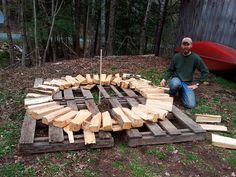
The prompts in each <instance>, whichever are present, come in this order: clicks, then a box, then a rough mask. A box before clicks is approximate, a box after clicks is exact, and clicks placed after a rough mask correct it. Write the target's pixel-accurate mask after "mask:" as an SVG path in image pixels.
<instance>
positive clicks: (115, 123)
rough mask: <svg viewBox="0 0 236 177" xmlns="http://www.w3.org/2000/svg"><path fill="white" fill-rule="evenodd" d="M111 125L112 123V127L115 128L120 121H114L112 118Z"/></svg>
mask: <svg viewBox="0 0 236 177" xmlns="http://www.w3.org/2000/svg"><path fill="white" fill-rule="evenodd" d="M111 123H112V126H113V125H119V122H118V120H115V119H113V118H111Z"/></svg>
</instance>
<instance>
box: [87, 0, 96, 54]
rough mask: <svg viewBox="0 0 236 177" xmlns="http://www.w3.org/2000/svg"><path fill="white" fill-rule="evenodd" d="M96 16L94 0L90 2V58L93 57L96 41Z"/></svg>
mask: <svg viewBox="0 0 236 177" xmlns="http://www.w3.org/2000/svg"><path fill="white" fill-rule="evenodd" d="M95 19H96V16H95V0H92V7H91V18H90V23H89V37H90V44H89V49H88V50H89V51H88V52H90V56H94V48H95V39H96V26H97V25H96V24H97V23H96V20H95Z"/></svg>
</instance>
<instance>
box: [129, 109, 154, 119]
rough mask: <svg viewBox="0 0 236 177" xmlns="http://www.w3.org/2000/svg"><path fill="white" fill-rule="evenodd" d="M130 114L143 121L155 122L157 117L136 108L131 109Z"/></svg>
mask: <svg viewBox="0 0 236 177" xmlns="http://www.w3.org/2000/svg"><path fill="white" fill-rule="evenodd" d="M131 110H132V112H133V113H134V114H137V115H138V116H139V117H141V118H142V119H143V120H144V121H150V122H157V119H158V116H157V115H155V114H153V113H150V112H148V111H147V110H145V109H140V108H138V107H132V109H131Z"/></svg>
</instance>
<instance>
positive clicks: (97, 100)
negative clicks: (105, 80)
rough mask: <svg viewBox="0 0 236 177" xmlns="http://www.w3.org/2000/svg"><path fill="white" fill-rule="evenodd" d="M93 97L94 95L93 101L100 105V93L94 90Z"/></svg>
mask: <svg viewBox="0 0 236 177" xmlns="http://www.w3.org/2000/svg"><path fill="white" fill-rule="evenodd" d="M91 93H92V95H93V99H94V101H95V103H96V104H98V102H99V92H98V91H97V90H92V92H91Z"/></svg>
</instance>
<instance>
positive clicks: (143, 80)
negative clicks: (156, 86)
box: [140, 78, 152, 84]
mask: <svg viewBox="0 0 236 177" xmlns="http://www.w3.org/2000/svg"><path fill="white" fill-rule="evenodd" d="M140 81H142V82H145V83H148V84H150V83H152V81H150V80H147V79H143V78H140Z"/></svg>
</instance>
